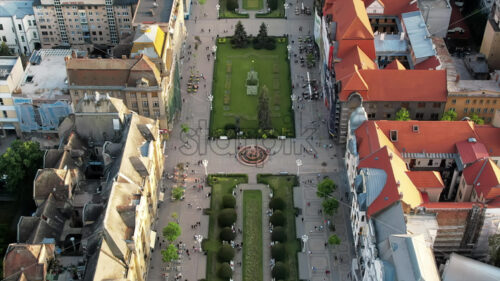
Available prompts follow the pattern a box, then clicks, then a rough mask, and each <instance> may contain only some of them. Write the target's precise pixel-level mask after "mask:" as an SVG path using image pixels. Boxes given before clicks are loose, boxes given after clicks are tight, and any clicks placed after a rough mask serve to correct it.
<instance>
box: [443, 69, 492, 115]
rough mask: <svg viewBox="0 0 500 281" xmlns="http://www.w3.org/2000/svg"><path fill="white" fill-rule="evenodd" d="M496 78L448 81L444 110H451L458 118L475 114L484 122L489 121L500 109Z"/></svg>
mask: <svg viewBox="0 0 500 281" xmlns="http://www.w3.org/2000/svg"><path fill="white" fill-rule="evenodd" d="M499 81H500V80H499V79H498V78H497V80H460V81H458V82H452V83H448V99H447V101H446V107H445V111H448V110H453V111H455V112H456V113H457V119H458V120H460V119H462V118H464V117H467V116H470V115H471V114H473V113H474V114H477V115H478V116H479V117H481V118H482V119H483V120H484V123H485V124H489V123H491V121H492V120H493V116H494V115H495V111H496V110H499V109H500V86H499Z"/></svg>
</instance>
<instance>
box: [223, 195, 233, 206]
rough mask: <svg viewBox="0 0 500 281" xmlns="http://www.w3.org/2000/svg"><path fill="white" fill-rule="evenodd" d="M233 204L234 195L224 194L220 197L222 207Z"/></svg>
mask: <svg viewBox="0 0 500 281" xmlns="http://www.w3.org/2000/svg"><path fill="white" fill-rule="evenodd" d="M234 206H236V199H235V198H234V196H232V195H230V194H226V195H224V197H222V208H224V209H226V208H234Z"/></svg>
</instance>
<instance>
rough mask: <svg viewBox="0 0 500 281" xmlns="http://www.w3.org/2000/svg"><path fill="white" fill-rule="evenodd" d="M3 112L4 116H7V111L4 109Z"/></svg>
mask: <svg viewBox="0 0 500 281" xmlns="http://www.w3.org/2000/svg"><path fill="white" fill-rule="evenodd" d="M2 113H3V118H7V111H5V110H4V111H2Z"/></svg>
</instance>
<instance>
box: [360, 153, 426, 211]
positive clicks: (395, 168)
mask: <svg viewBox="0 0 500 281" xmlns="http://www.w3.org/2000/svg"><path fill="white" fill-rule="evenodd" d="M358 168H376V169H382V170H384V171H385V173H386V175H387V178H386V182H385V185H384V187H383V189H382V191H381V192H380V194H379V195H378V196H377V198H376V199H375V200H374V201H373V202H372V203H371V204H370V205H369V206H368V208H367V210H366V215H367V216H368V217H371V216H372V215H375V214H377V213H378V212H380V211H382V210H384V209H385V208H387V207H389V206H390V205H392V204H393V203H395V202H397V201H398V200H401V201H403V202H404V203H405V204H406V205H408V206H410V208H415V207H417V206H419V205H420V204H422V203H423V199H422V196H421V194H420V192H419V191H418V189H417V188H416V187H415V185H414V184H413V182H412V181H411V180H410V178H409V177H408V175H407V174H406V172H407V171H408V170H407V169H406V164H405V162H404V161H403V159H401V157H399V155H398V154H396V153H395V152H394V151H392V150H390V149H389V148H388V147H387V146H384V147H383V148H381V149H379V150H378V151H376V152H375V153H372V154H371V155H370V156H368V157H366V158H365V159H363V160H361V161H360V162H359V165H358Z"/></svg>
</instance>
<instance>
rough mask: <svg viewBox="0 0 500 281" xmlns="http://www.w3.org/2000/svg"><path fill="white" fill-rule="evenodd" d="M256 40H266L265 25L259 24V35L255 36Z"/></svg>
mask: <svg viewBox="0 0 500 281" xmlns="http://www.w3.org/2000/svg"><path fill="white" fill-rule="evenodd" d="M257 38H258V39H259V40H261V41H264V40H266V38H267V26H266V24H265V23H261V24H260V27H259V34H257Z"/></svg>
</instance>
